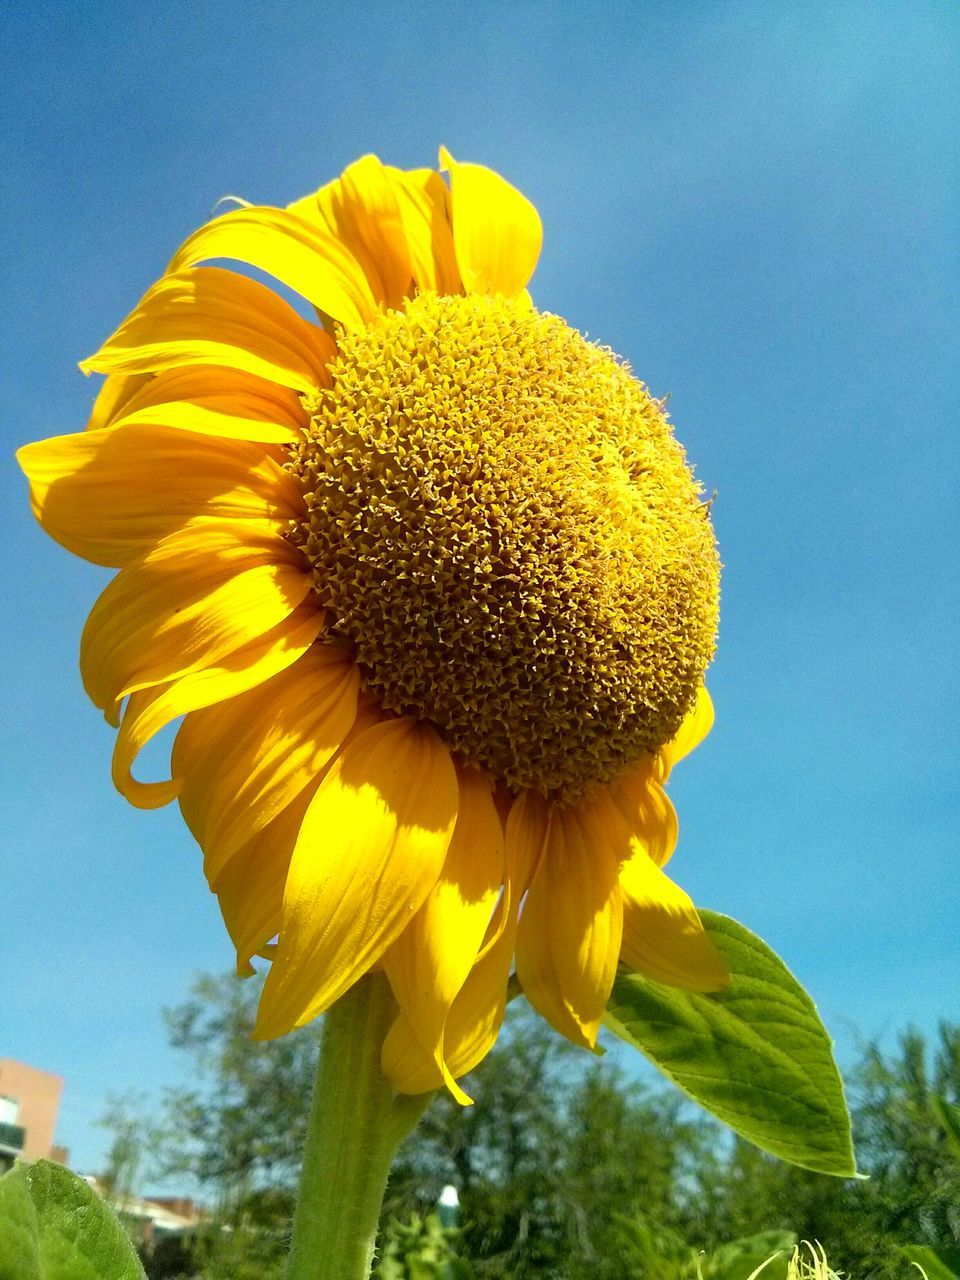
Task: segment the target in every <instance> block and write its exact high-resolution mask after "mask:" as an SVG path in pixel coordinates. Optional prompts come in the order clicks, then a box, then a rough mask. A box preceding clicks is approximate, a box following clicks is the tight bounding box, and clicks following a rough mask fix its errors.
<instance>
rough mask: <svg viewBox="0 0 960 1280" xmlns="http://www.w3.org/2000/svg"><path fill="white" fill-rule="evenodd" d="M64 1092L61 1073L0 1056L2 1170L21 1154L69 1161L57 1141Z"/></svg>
mask: <svg viewBox="0 0 960 1280" xmlns="http://www.w3.org/2000/svg"><path fill="white" fill-rule="evenodd" d="M62 1092H63V1078H62V1077H61V1076H55V1075H51V1074H50V1072H49V1071H39V1070H38V1069H37V1068H36V1067H28V1066H27V1065H26V1063H24V1062H17V1061H15V1060H14V1059H13V1058H0V1172H2V1170H3V1169H6V1168H9V1167H10V1165H12V1164H13V1162H14V1160H15V1159H16V1158H17V1157H22V1158H23V1159H24V1160H41V1159H47V1160H59V1161H60V1163H61V1164H63V1163H65V1162H66V1158H67V1153H66V1152H65V1151H64V1150H63V1148H62V1147H55V1146H54V1143H53V1134H54V1130H55V1129H56V1125H57V1112H58V1110H59V1109H60V1094H61V1093H62Z"/></svg>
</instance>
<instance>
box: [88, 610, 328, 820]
mask: <svg viewBox="0 0 960 1280" xmlns="http://www.w3.org/2000/svg"><path fill="white" fill-rule="evenodd" d="M322 627H323V613H322V611H320V610H318V609H317V608H316V607H315V606H314V605H313V604H305V605H301V606H300V608H299V609H297V610H296V611H295V612H294V613H292V614H291V615H290V617H289V618H287V619H286V620H285V621H284V622H282V623H281V624H280V626H279V627H275V628H274V630H273V631H271V632H269V633H268V634H267V635H265V636H264V637H263V638H262V639H260V640H257V641H256V642H255V643H254V644H251V645H247V646H246V647H245V648H243V649H238V650H237V651H236V652H235V653H231V654H228V655H227V657H225V658H223V659H221V661H220V662H218V663H217V664H216V665H214V666H211V667H207V668H206V669H204V670H202V671H195V672H192V673H191V674H190V675H186V676H183V677H182V678H181V679H180V680H175V681H174V682H173V683H172V684H169V685H161V686H159V687H155V688H150V689H141V690H140V691H139V692H137V693H133V694H131V695H130V698H129V700H128V702H127V705H126V707H125V709H124V713H123V719H122V721H121V722H120V732H119V733H118V735H117V742H116V746H115V748H114V752H113V782H114V786H115V787H116V788H117V790H118V791H119V792H120V793H121V794H122V795H124V796H126V798H127V799H128V800H129V801H130V803H131V804H135V805H137V806H138V807H139V808H141V809H155V808H157V807H158V806H160V805H164V804H167V803H168V802H169V801H170V800H172V799H173V798H174V797H175V796H176V795H177V793H178V792H179V790H180V787H181V785H182V780H181V779H179V778H176V777H174V778H171V779H170V780H166V781H163V782H138V781H137V780H136V779H135V778H134V777H132V775H131V772H130V771H131V769H132V768H133V762H134V760H135V759H136V757H137V756H138V755H139V753H140V752H141V751H142V750H143V747H144V746H145V745H146V743H147V742H149V740H150V739H151V738H152V737H153V736H154V735H155V734H157V733H159V732H160V730H161V729H163V728H164V726H165V725H168V724H170V723H171V721H173V720H176V719H177V718H178V717H179V716H182V715H186V714H187V713H188V712H194V711H198V710H199V709H200V708H201V707H210V706H213V705H214V704H216V703H220V702H223V701H225V700H228V699H234V698H236V697H237V695H238V694H242V693H245V692H246V691H247V690H249V689H254V688H256V687H257V686H258V685H262V684H263V683H264V682H265V681H269V680H271V678H272V677H273V676H275V675H277V674H278V673H279V672H281V671H284V670H286V668H287V667H289V666H291V665H292V664H293V663H295V662H297V660H298V659H299V658H301V657H302V656H303V655H304V653H305V652H306V651H307V650H308V649H309V648H310V646H311V645H312V644H313V642H314V640H316V638H317V636H318V635H319V633H320V630H321V628H322ZM221 749H222V747H221Z"/></svg>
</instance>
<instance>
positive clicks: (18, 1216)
mask: <svg viewBox="0 0 960 1280" xmlns="http://www.w3.org/2000/svg"><path fill="white" fill-rule="evenodd" d="M0 1280H144V1271H143V1267H142V1266H141V1265H140V1262H139V1260H138V1258H137V1255H136V1253H135V1252H134V1249H133V1246H132V1245H131V1243H130V1241H129V1240H128V1239H127V1237H126V1235H125V1233H124V1230H123V1227H122V1226H121V1225H120V1223H119V1222H118V1221H117V1219H116V1218H115V1217H114V1215H113V1214H112V1213H111V1211H110V1209H109V1208H108V1207H107V1205H106V1204H104V1202H103V1201H102V1200H101V1199H100V1197H99V1196H98V1195H97V1194H96V1193H95V1192H94V1191H92V1190H91V1189H90V1188H89V1187H88V1186H87V1184H86V1183H85V1182H84V1181H83V1179H82V1178H78V1177H77V1176H76V1175H75V1174H72V1173H71V1172H70V1171H69V1170H68V1169H64V1168H63V1166H62V1165H58V1164H53V1163H52V1162H51V1161H49V1160H38V1161H37V1163H36V1164H30V1165H18V1166H17V1167H16V1168H15V1169H12V1170H11V1171H10V1172H9V1173H7V1174H5V1175H4V1177H3V1178H0Z"/></svg>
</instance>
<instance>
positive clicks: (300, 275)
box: [167, 205, 377, 330]
mask: <svg viewBox="0 0 960 1280" xmlns="http://www.w3.org/2000/svg"><path fill="white" fill-rule="evenodd" d="M210 258H233V259H235V260H237V261H239V262H245V263H246V264H247V265H248V266H251V267H257V268H259V270H261V271H266V272H267V274H268V275H271V276H273V277H274V278H275V279H277V280H279V281H280V282H281V284H285V285H287V287H288V288H290V289H293V290H294V291H295V292H296V293H299V294H300V296H301V297H303V298H306V300H307V301H308V302H312V303H313V305H314V306H315V307H317V308H318V310H320V311H322V312H323V313H324V314H325V315H328V316H331V317H332V318H333V319H334V320H339V321H340V323H341V324H342V325H344V327H345V328H347V329H351V330H353V329H362V328H363V326H364V324H365V323H366V322H367V321H368V320H370V319H372V317H373V316H374V315H375V313H376V310H377V305H376V302H375V301H374V298H373V295H372V294H371V292H370V287H369V285H368V284H367V281H366V278H365V277H364V274H363V272H362V271H361V269H360V266H359V264H358V263H357V260H356V258H355V257H354V256H353V254H352V253H351V252H350V250H349V249H348V248H347V246H346V245H345V244H343V243H342V242H341V241H340V240H339V239H338V238H337V236H336V235H334V234H332V233H331V232H329V231H327V230H326V228H324V227H321V226H319V225H318V224H317V223H315V222H308V221H307V220H306V219H305V218H301V217H299V216H298V215H297V214H296V213H292V212H290V210H289V209H275V208H273V207H272V206H271V205H262V206H257V205H250V206H249V207H247V208H244V209H232V210H231V211H230V212H229V213H225V214H223V215H222V217H219V218H214V220H213V221H212V222H208V223H207V224H206V226H203V227H200V229H199V230H197V231H195V232H194V233H193V235H192V236H190V237H189V238H188V239H187V240H185V241H184V243H183V244H182V245H181V246H180V248H179V249H178V250H177V253H176V254H175V255H174V257H173V259H172V261H171V263H170V265H169V267H168V268H167V271H168V273H178V272H182V271H184V270H185V269H186V268H188V267H193V266H195V265H196V264H197V263H198V262H206V261H208V260H209V259H210Z"/></svg>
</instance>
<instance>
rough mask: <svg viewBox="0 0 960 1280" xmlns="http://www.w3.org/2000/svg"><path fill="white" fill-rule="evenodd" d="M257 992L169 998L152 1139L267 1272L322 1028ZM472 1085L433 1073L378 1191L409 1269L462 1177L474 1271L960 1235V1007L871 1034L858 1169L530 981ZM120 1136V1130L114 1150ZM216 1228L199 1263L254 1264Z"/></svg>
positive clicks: (861, 1267) (522, 1276)
mask: <svg viewBox="0 0 960 1280" xmlns="http://www.w3.org/2000/svg"><path fill="white" fill-rule="evenodd" d="M258 994H259V992H258V984H257V983H256V982H250V983H242V984H241V983H238V982H237V981H236V979H234V978H232V977H231V978H226V979H214V978H209V977H208V978H202V979H200V981H199V982H198V984H197V986H196V988H195V990H194V993H193V996H192V998H191V999H190V1000H189V1001H188V1002H187V1003H185V1004H184V1005H182V1006H180V1007H179V1008H177V1009H174V1010H172V1011H171V1012H170V1013H169V1015H168V1021H169V1026H170V1032H171V1040H172V1043H173V1044H174V1045H175V1046H176V1047H177V1048H179V1049H181V1050H183V1051H184V1053H185V1054H186V1055H187V1056H188V1057H189V1058H190V1059H191V1063H192V1071H191V1083H190V1085H189V1087H188V1088H185V1089H180V1090H177V1091H175V1092H173V1093H172V1094H171V1095H170V1096H169V1097H168V1099H167V1103H166V1108H165V1123H164V1126H163V1128H164V1138H163V1142H162V1143H161V1144H160V1145H161V1149H162V1153H163V1160H162V1168H163V1169H164V1170H165V1171H166V1172H167V1173H177V1172H179V1173H183V1174H189V1175H190V1176H191V1177H192V1178H196V1179H198V1180H199V1181H200V1183H201V1185H202V1186H203V1187H204V1188H206V1190H207V1195H208V1199H209V1200H210V1201H212V1203H213V1204H214V1205H215V1206H216V1209H217V1214H218V1221H223V1222H228V1223H230V1224H231V1226H232V1228H233V1230H232V1233H231V1240H232V1242H233V1246H234V1249H235V1250H236V1249H239V1248H240V1243H241V1242H242V1240H243V1239H247V1241H248V1243H249V1244H250V1247H251V1249H252V1248H253V1245H254V1243H255V1244H256V1250H254V1251H255V1252H257V1251H258V1252H257V1260H256V1265H255V1266H253V1270H252V1274H258V1273H257V1271H256V1266H260V1268H261V1272H260V1274H262V1275H263V1276H268V1275H270V1274H271V1267H272V1265H273V1259H274V1258H276V1259H279V1257H280V1256H281V1254H282V1246H283V1241H284V1239H285V1236H286V1232H287V1230H288V1226H289V1220H290V1215H291V1212H292V1206H293V1202H294V1196H295V1194H296V1184H297V1177H298V1172H299V1161H300V1150H301V1145H302V1142H303V1136H304V1132H305V1127H306V1118H307V1114H308V1108H309V1103H310V1095H311V1091H312V1088H313V1078H314V1071H315V1063H316V1054H317V1038H316V1032H315V1030H313V1029H310V1028H308V1029H306V1030H304V1031H300V1032H296V1033H294V1034H293V1035H290V1036H286V1037H283V1038H282V1039H280V1040H277V1041H271V1042H269V1043H266V1044H260V1043H255V1042H253V1041H252V1040H251V1039H250V1031H251V1029H252V1027H253V1022H254V1012H255V1007H256V1002H257V998H258ZM465 1086H466V1088H467V1091H468V1092H469V1093H470V1094H471V1095H472V1096H473V1097H474V1098H475V1099H476V1105H475V1106H473V1107H466V1108H464V1107H460V1106H459V1105H458V1104H456V1103H455V1102H454V1101H453V1100H452V1099H451V1098H450V1097H449V1096H448V1095H447V1094H445V1093H439V1094H438V1095H437V1096H436V1098H435V1099H434V1101H433V1102H432V1103H431V1105H430V1107H429V1108H428V1109H427V1111H426V1113H425V1116H424V1119H423V1121H422V1122H421V1125H420V1126H419V1128H418V1129H417V1130H415V1131H414V1133H413V1135H411V1137H410V1139H408V1141H407V1143H406V1145H405V1146H404V1147H403V1148H401V1151H400V1154H399V1157H398V1160H397V1162H396V1165H395V1169H394V1173H393V1176H392V1178H391V1182H390V1185H389V1187H388V1190H387V1198H386V1202H385V1205H384V1215H385V1216H384V1223H388V1222H390V1221H392V1222H393V1223H394V1226H393V1227H392V1228H391V1232H392V1234H387V1235H385V1237H384V1239H385V1241H388V1242H390V1250H391V1253H390V1265H391V1266H392V1267H393V1270H394V1273H395V1274H396V1273H397V1268H398V1267H401V1266H402V1267H406V1268H407V1271H408V1272H409V1274H410V1275H411V1276H414V1274H415V1268H414V1267H413V1263H412V1262H411V1261H410V1259H411V1258H413V1257H414V1256H415V1255H416V1253H417V1250H418V1249H419V1248H420V1243H422V1244H423V1250H424V1251H426V1252H425V1254H424V1266H426V1265H427V1263H428V1262H429V1257H428V1256H427V1255H428V1254H429V1252H430V1250H434V1251H435V1247H436V1244H437V1239H436V1238H435V1233H434V1235H433V1236H431V1234H430V1231H429V1230H428V1226H429V1222H430V1215H431V1212H432V1211H433V1209H434V1207H435V1205H436V1202H437V1198H438V1196H439V1193H440V1191H441V1189H442V1187H443V1186H444V1184H446V1183H448V1182H449V1183H453V1184H454V1185H455V1186H456V1187H457V1189H458V1191H459V1194H460V1200H461V1205H462V1218H461V1230H460V1233H459V1235H458V1236H457V1242H458V1243H457V1245H456V1248H457V1251H458V1252H459V1253H460V1254H461V1255H462V1258H463V1259H465V1260H469V1265H470V1268H471V1269H472V1274H473V1275H474V1276H475V1277H476V1280H504V1278H506V1277H510V1280H532V1278H533V1277H551V1280H587V1278H588V1277H589V1280H630V1277H631V1276H634V1275H636V1276H638V1277H639V1276H646V1275H647V1273H648V1272H650V1265H649V1263H644V1262H642V1261H641V1260H640V1259H642V1258H644V1257H646V1258H648V1259H649V1257H652V1256H654V1254H651V1253H650V1250H651V1249H653V1250H654V1253H656V1250H660V1253H659V1255H657V1256H659V1257H660V1258H661V1261H663V1260H666V1262H665V1263H664V1265H667V1264H668V1263H669V1265H670V1266H673V1265H676V1266H679V1267H681V1269H682V1268H683V1267H687V1266H688V1265H689V1262H690V1254H689V1252H685V1250H686V1251H689V1250H690V1249H692V1250H694V1251H699V1250H705V1251H707V1255H708V1261H709V1259H713V1261H712V1262H710V1266H713V1267H714V1269H716V1268H717V1267H719V1266H720V1261H718V1259H722V1258H723V1257H725V1256H726V1255H725V1254H723V1253H722V1251H720V1250H721V1246H730V1245H732V1244H733V1243H734V1242H736V1241H738V1240H739V1241H740V1242H741V1245H740V1246H738V1247H743V1242H744V1241H746V1242H747V1243H748V1244H749V1243H750V1242H749V1240H748V1238H750V1237H756V1236H758V1235H759V1234H760V1233H763V1232H781V1233H784V1232H787V1233H791V1232H792V1233H795V1234H796V1235H797V1236H799V1237H800V1238H807V1239H811V1240H812V1239H816V1240H819V1241H821V1242H822V1243H823V1244H824V1245H825V1246H826V1250H827V1254H828V1256H829V1257H830V1259H831V1262H832V1263H833V1265H834V1266H836V1267H837V1268H839V1269H841V1270H843V1271H844V1272H846V1273H847V1274H849V1275H851V1276H855V1277H866V1276H870V1277H876V1280H893V1278H894V1277H897V1278H898V1280H899V1278H900V1277H902V1276H903V1274H904V1265H905V1260H904V1258H903V1257H902V1255H901V1254H900V1252H899V1249H900V1247H901V1246H908V1245H927V1246H931V1247H937V1248H940V1249H943V1248H949V1247H950V1246H955V1245H957V1244H958V1243H960V1155H958V1152H957V1150H956V1138H955V1137H951V1136H950V1132H951V1130H950V1125H951V1124H956V1121H957V1117H955V1115H954V1113H953V1112H952V1111H951V1110H950V1108H951V1107H956V1106H957V1104H958V1103H960V1027H958V1026H950V1025H947V1024H944V1025H943V1026H942V1027H941V1028H940V1032H939V1036H938V1038H937V1040H936V1042H935V1043H934V1044H933V1045H928V1044H927V1043H926V1042H925V1040H924V1038H923V1037H922V1036H920V1035H919V1033H917V1032H915V1031H907V1032H905V1033H904V1034H903V1036H902V1037H901V1039H900V1041H899V1043H898V1045H897V1047H896V1049H895V1050H894V1051H893V1052H892V1053H885V1052H882V1051H881V1050H880V1048H879V1047H878V1046H876V1045H868V1046H866V1048H865V1049H864V1051H863V1054H862V1059H861V1062H860V1063H859V1065H858V1066H857V1068H856V1069H855V1070H854V1072H853V1073H852V1074H851V1079H850V1081H849V1088H850V1096H851V1103H852V1112H853V1120H854V1132H855V1138H856V1145H857V1150H858V1157H859V1161H860V1166H861V1168H862V1170H863V1171H864V1172H865V1173H867V1174H869V1175H870V1179H869V1181H866V1182H864V1181H855V1180H849V1181H846V1182H841V1181H838V1180H836V1179H833V1178H828V1177H825V1176H823V1175H820V1174H814V1173H808V1172H806V1171H804V1170H802V1169H797V1168H794V1167H792V1166H789V1165H785V1164H782V1163H780V1162H779V1161H776V1160H774V1159H772V1158H770V1157H768V1156H765V1155H764V1154H763V1153H761V1152H759V1151H757V1150H756V1149H755V1148H753V1147H750V1146H748V1145H747V1144H746V1143H744V1142H741V1141H738V1140H735V1139H732V1138H731V1137H730V1136H729V1135H727V1134H726V1132H725V1131H724V1130H722V1129H721V1128H720V1126H719V1125H717V1124H715V1123H714V1122H712V1121H711V1120H709V1119H707V1118H706V1117H704V1116H703V1115H702V1113H700V1112H698V1111H696V1110H694V1109H693V1108H692V1107H691V1106H690V1105H689V1104H687V1103H685V1102H684V1101H683V1100H682V1099H681V1098H680V1096H679V1095H678V1094H677V1093H676V1092H675V1091H673V1090H672V1089H668V1088H666V1087H664V1088H663V1089H660V1088H655V1089H647V1088H644V1087H642V1086H641V1085H639V1084H637V1083H635V1082H632V1081H629V1080H627V1079H625V1078H624V1077H623V1075H622V1073H620V1072H618V1071H616V1070H614V1069H612V1068H611V1067H610V1066H609V1065H608V1064H607V1063H606V1062H603V1061H600V1060H598V1059H596V1058H594V1057H592V1056H591V1055H588V1054H585V1053H583V1052H582V1051H579V1050H575V1049H573V1048H572V1047H571V1046H570V1045H568V1044H567V1043H566V1041H564V1040H562V1039H561V1038H560V1037H558V1036H557V1035H555V1034H554V1033H553V1032H552V1031H551V1030H550V1029H549V1028H548V1027H547V1026H546V1025H545V1024H544V1023H543V1022H542V1021H541V1020H540V1019H538V1018H537V1017H535V1016H534V1015H533V1014H532V1013H531V1012H530V1011H529V1009H527V1007H526V1006H525V1002H524V1001H522V1000H517V1001H514V1002H513V1004H512V1005H511V1007H510V1009H509V1011H508V1018H507V1025H506V1027H505V1030H504V1032H503V1034H502V1035H501V1038H500V1040H499V1042H498V1044H497V1046H496V1047H495V1048H494V1050H493V1052H492V1053H491V1054H490V1055H489V1056H488V1058H487V1059H486V1060H485V1061H484V1063H483V1064H482V1066H481V1068H480V1069H479V1070H478V1071H476V1072H475V1073H474V1074H473V1075H472V1076H470V1077H468V1079H467V1080H466V1081H465ZM128 1136H129V1135H128V1134H126V1131H125V1130H123V1128H122V1126H121V1127H120V1128H118V1138H119V1139H123V1141H121V1142H120V1144H119V1145H118V1146H116V1148H115V1150H116V1153H117V1158H118V1161H119V1162H120V1163H121V1164H122V1161H121V1160H120V1157H121V1156H122V1155H123V1154H124V1151H125V1149H126V1148H125V1146H124V1142H125V1140H126V1137H128ZM403 1224H408V1225H403ZM244 1232H247V1233H249V1234H248V1235H247V1236H244ZM221 1235H222V1233H221ZM784 1238H785V1237H784ZM219 1239H220V1237H219V1236H218V1235H217V1233H216V1232H214V1233H213V1234H212V1235H211V1236H209V1237H208V1241H207V1245H208V1247H209V1248H210V1249H211V1250H212V1253H211V1255H210V1256H208V1257H207V1259H206V1261H205V1264H204V1265H205V1268H206V1270H205V1271H204V1274H205V1275H207V1276H210V1277H214V1276H219V1275H224V1276H229V1275H237V1276H239V1275H241V1274H242V1266H241V1262H240V1261H239V1260H238V1259H237V1258H233V1259H231V1260H221V1262H222V1265H221V1262H218V1261H217V1259H216V1257H215V1256H214V1255H215V1254H216V1249H217V1242H218V1240H219ZM211 1241H212V1243H211ZM751 1247H752V1245H751ZM645 1251H646V1252H645ZM718 1251H720V1252H718ZM631 1259H632V1260H633V1261H631ZM671 1259H672V1260H673V1261H670V1260H671ZM430 1265H434V1264H433V1263H430ZM704 1266H706V1267H707V1270H705V1271H704V1275H705V1276H707V1274H708V1271H709V1266H707V1262H704ZM218 1267H219V1268H220V1269H219V1270H218V1269H217V1268H218ZM231 1268H232V1270H231ZM424 1274H430V1273H429V1271H427V1272H424ZM650 1274H651V1275H652V1272H651V1273H650ZM665 1274H668V1273H667V1272H665ZM718 1274H719V1272H718Z"/></svg>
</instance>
